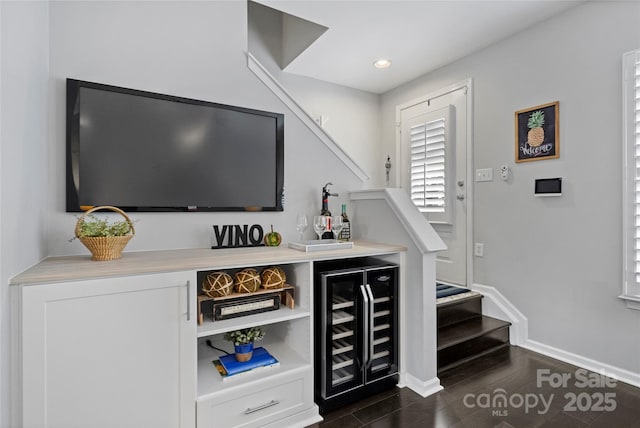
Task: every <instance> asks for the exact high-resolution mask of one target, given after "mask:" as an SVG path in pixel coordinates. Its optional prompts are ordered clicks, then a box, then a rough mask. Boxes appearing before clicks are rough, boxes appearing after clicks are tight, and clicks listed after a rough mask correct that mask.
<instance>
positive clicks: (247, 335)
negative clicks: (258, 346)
mask: <svg viewBox="0 0 640 428" xmlns="http://www.w3.org/2000/svg"><path fill="white" fill-rule="evenodd" d="M264 334H265V331H264V330H263V329H262V327H251V328H243V329H242V330H235V331H230V332H227V333H225V334H224V339H225V340H228V341H229V342H233V345H234V347H235V353H236V360H237V361H239V362H241V363H242V362H245V361H249V360H250V359H251V357H252V356H253V342H256V341H258V340H262V338H263V337H264Z"/></svg>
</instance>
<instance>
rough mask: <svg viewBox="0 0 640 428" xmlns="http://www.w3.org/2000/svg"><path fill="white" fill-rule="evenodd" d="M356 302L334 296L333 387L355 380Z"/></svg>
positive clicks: (332, 336)
mask: <svg viewBox="0 0 640 428" xmlns="http://www.w3.org/2000/svg"><path fill="white" fill-rule="evenodd" d="M355 307H356V305H355V301H354V300H353V299H351V300H350V299H347V298H345V297H343V296H340V295H337V294H334V295H333V297H332V305H331V311H332V317H331V320H332V328H331V349H332V350H331V371H332V374H331V386H332V387H336V386H337V385H340V384H342V383H345V382H348V381H350V380H353V378H354V373H355V370H356V367H355V361H356V358H355V355H354V350H355V346H354V345H353V339H354V337H355V335H354V328H355V325H354V321H355V319H356V317H355V314H354V310H355Z"/></svg>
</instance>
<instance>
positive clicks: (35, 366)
mask: <svg viewBox="0 0 640 428" xmlns="http://www.w3.org/2000/svg"><path fill="white" fill-rule="evenodd" d="M189 281H191V283H193V279H192V278H191V274H190V273H171V274H162V275H143V276H133V277H122V278H110V279H101V280H91V281H80V282H72V283H59V284H47V285H35V286H25V287H23V288H22V314H21V322H22V334H21V341H22V354H23V355H22V377H23V379H22V386H23V390H22V397H21V401H22V419H23V421H22V422H23V426H25V427H67V428H72V427H105V428H106V427H109V428H117V427H140V428H143V427H149V428H160V427H171V428H175V427H189V428H193V427H194V426H195V377H196V376H195V371H196V369H195V367H196V357H195V340H194V338H195V337H196V334H195V329H196V326H195V317H194V316H193V313H194V312H193V309H194V308H195V306H194V303H193V300H194V299H193V298H192V296H190V295H189V293H191V290H190V284H189ZM188 318H190V319H188Z"/></svg>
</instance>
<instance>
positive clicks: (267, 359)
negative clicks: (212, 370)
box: [213, 347, 280, 381]
mask: <svg viewBox="0 0 640 428" xmlns="http://www.w3.org/2000/svg"><path fill="white" fill-rule="evenodd" d="M213 364H214V365H215V366H216V369H217V370H218V373H220V376H222V380H223V381H224V380H227V379H229V378H234V377H236V376H239V375H241V374H246V373H255V372H258V371H262V370H264V369H268V368H271V367H276V366H278V365H280V362H279V361H278V360H277V359H276V358H275V357H274V356H273V355H271V354H270V353H269V351H267V350H266V349H264V348H263V347H260V348H255V349H254V350H253V356H252V357H251V359H250V360H249V361H244V362H242V363H241V362H239V361H237V360H236V356H235V355H234V354H229V355H223V356H222V357H220V359H219V360H214V361H213Z"/></svg>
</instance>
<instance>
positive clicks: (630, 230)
mask: <svg viewBox="0 0 640 428" xmlns="http://www.w3.org/2000/svg"><path fill="white" fill-rule="evenodd" d="M623 62H624V67H623V71H624V76H623V77H624V79H623V80H624V88H623V99H624V135H625V141H624V144H625V150H624V153H625V158H626V159H625V168H626V173H625V186H626V189H627V190H626V191H625V194H624V205H625V206H624V207H623V212H624V213H625V215H624V222H623V223H624V233H625V236H626V238H625V260H626V261H625V284H624V290H623V295H622V296H621V297H623V298H625V299H627V304H628V306H629V307H631V308H634V309H640V50H637V51H634V52H629V53H627V54H625V55H624V57H623Z"/></svg>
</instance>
